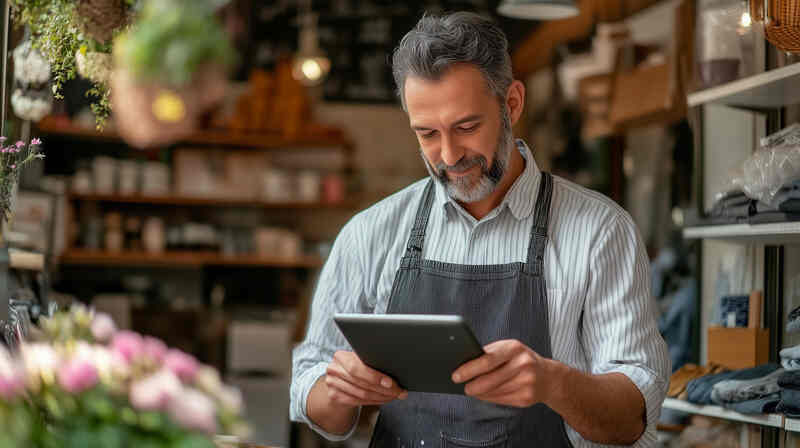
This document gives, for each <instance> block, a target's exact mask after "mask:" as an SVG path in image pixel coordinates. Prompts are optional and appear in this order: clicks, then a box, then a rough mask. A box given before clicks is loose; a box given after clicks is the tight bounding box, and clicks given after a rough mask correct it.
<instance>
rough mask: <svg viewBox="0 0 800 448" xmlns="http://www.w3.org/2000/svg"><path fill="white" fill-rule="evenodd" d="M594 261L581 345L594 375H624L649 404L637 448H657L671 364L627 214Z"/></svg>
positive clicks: (609, 230) (610, 226) (616, 220)
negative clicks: (658, 430) (657, 433)
mask: <svg viewBox="0 0 800 448" xmlns="http://www.w3.org/2000/svg"><path fill="white" fill-rule="evenodd" d="M605 230H606V231H605V233H604V234H603V235H602V236H601V238H599V239H598V240H597V242H596V246H595V247H594V248H593V250H592V253H593V256H592V257H591V260H592V261H591V262H590V274H591V281H590V285H589V288H588V291H587V296H586V302H585V304H584V310H583V312H584V315H583V335H582V342H583V345H584V347H585V349H586V357H587V359H588V360H589V363H590V368H591V372H592V373H593V374H605V373H614V372H618V373H622V374H623V375H625V376H626V377H627V378H629V379H630V380H631V382H632V383H633V384H634V385H636V387H637V388H638V390H639V391H640V392H641V394H642V396H643V397H644V401H645V413H646V425H647V426H646V429H645V432H644V433H643V435H642V437H641V438H640V439H639V440H638V441H637V442H636V443H635V444H634V445H633V446H635V447H651V446H655V445H656V424H657V422H658V419H659V416H660V415H661V405H662V403H663V401H664V397H665V396H666V393H667V384H668V378H669V374H670V360H669V354H668V352H667V347H666V343H665V342H664V339H663V338H662V337H661V334H660V333H659V331H658V325H657V322H656V317H655V316H656V314H655V313H656V310H655V302H654V300H653V298H652V297H651V295H650V279H649V275H648V273H649V269H648V260H647V255H646V252H645V249H644V243H643V242H642V241H641V237H640V236H639V233H638V231H637V229H636V226H635V225H634V224H633V221H632V220H631V219H630V216H628V215H627V213H625V212H620V213H619V214H617V215H615V216H614V217H613V218H612V219H611V220H610V222H609V223H607V224H606V229H605Z"/></svg>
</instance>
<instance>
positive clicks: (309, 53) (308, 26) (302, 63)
mask: <svg viewBox="0 0 800 448" xmlns="http://www.w3.org/2000/svg"><path fill="white" fill-rule="evenodd" d="M300 1H301V2H302V6H303V11H302V12H301V13H300V36H299V42H298V47H299V48H298V50H297V54H296V55H295V57H294V61H293V63H292V76H294V79H296V80H298V81H300V83H302V84H303V85H306V86H315V85H318V84H320V83H322V81H324V80H325V77H326V76H327V75H328V72H329V71H330V69H331V61H330V59H328V58H327V57H326V56H325V53H324V52H323V51H322V50H321V49H320V48H319V36H318V34H317V15H316V14H314V13H312V12H311V0H300Z"/></svg>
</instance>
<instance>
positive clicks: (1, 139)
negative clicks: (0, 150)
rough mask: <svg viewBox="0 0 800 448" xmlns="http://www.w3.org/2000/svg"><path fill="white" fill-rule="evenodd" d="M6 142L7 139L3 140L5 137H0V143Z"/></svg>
mask: <svg viewBox="0 0 800 448" xmlns="http://www.w3.org/2000/svg"><path fill="white" fill-rule="evenodd" d="M6 140H8V139H7V138H5V137H0V142H4V141H6Z"/></svg>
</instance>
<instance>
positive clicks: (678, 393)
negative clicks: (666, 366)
mask: <svg viewBox="0 0 800 448" xmlns="http://www.w3.org/2000/svg"><path fill="white" fill-rule="evenodd" d="M726 370H727V369H725V368H724V367H722V366H720V365H718V364H709V365H707V366H698V365H697V364H691V363H690V364H684V365H683V366H682V367H681V368H680V369H678V370H676V371H675V372H673V373H672V376H671V377H670V378H669V390H668V391H667V396H668V397H670V398H684V399H685V395H686V385H687V384H689V381H692V380H693V379H696V378H700V377H703V376H706V375H713V374H716V373H720V372H724V371H726Z"/></svg>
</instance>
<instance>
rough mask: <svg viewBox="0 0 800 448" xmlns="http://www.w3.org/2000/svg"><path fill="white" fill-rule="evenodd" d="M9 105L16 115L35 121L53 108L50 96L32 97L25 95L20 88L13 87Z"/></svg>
mask: <svg viewBox="0 0 800 448" xmlns="http://www.w3.org/2000/svg"><path fill="white" fill-rule="evenodd" d="M53 88H55V86H53ZM11 107H12V109H14V115H16V116H17V117H19V118H22V119H23V120H30V121H34V122H36V121H39V120H41V119H42V118H44V117H45V116H46V115H48V114H49V113H50V112H51V111H52V110H53V102H52V99H51V98H48V99H44V98H33V97H29V96H26V95H25V94H24V93H22V90H20V89H15V90H14V92H13V93H12V94H11Z"/></svg>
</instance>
